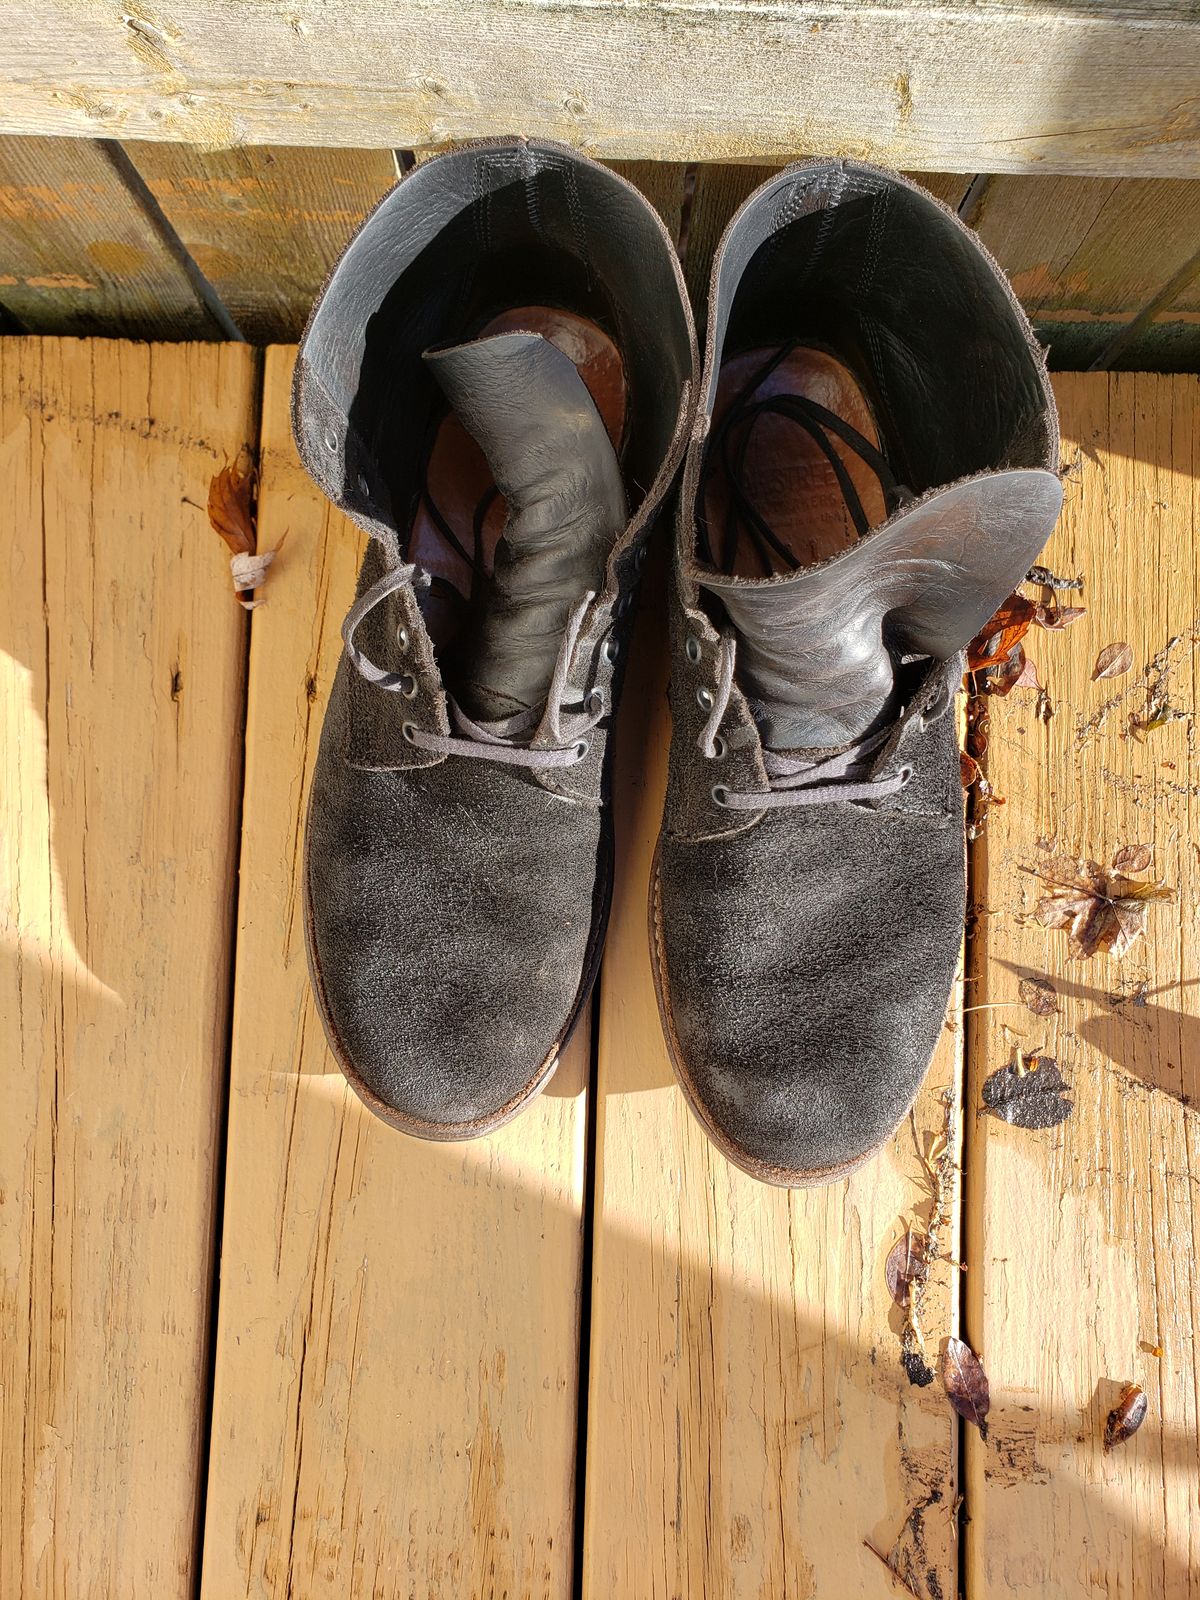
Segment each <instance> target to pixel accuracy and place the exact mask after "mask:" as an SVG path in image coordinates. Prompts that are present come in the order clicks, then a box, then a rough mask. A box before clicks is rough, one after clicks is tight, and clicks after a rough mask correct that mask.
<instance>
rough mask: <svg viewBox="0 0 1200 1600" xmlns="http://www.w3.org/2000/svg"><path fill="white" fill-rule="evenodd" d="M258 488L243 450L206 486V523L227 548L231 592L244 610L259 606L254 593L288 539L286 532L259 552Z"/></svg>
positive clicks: (253, 472)
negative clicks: (277, 540) (271, 545)
mask: <svg viewBox="0 0 1200 1600" xmlns="http://www.w3.org/2000/svg"><path fill="white" fill-rule="evenodd" d="M257 486H258V473H257V471H256V470H255V467H254V464H253V462H252V461H251V459H250V453H249V451H248V450H246V449H243V450H241V451H240V452H239V454H238V457H237V460H236V461H231V462H227V463H226V464H225V466H223V467H222V468H221V470H220V472H216V473H214V474H213V476H212V479H211V480H210V482H209V485H208V520H209V522H211V523H212V525H213V528H214V529H215V530H216V532H217V533H219V534H220V536H221V538H222V539H224V541H225V543H226V544H227V545H228V546H229V549H230V551H231V555H230V557H229V568H230V571H231V573H232V575H233V592H234V594H235V595H236V596H237V600H238V604H239V605H241V606H242V607H243V608H244V609H245V610H246V611H253V610H254V608H255V606H260V605H261V604H262V595H261V594H258V593H256V591H257V590H259V589H261V588H262V586H263V584H264V583H265V582H266V577H267V571H268V568H269V567H270V565H271V563H272V562H273V561H274V559H275V557H276V556H277V555H278V554H279V552H280V550H282V549H283V539H284V538H286V537H287V535H286V533H285V534H284V536H283V538H281V539H280V541H279V543H278V544H277V545H276V546H275V548H274V549H273V550H263V551H260V550H259V548H258V521H257V500H256V490H257Z"/></svg>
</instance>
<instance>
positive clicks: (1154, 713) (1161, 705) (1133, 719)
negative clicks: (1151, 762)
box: [1129, 699, 1183, 744]
mask: <svg viewBox="0 0 1200 1600" xmlns="http://www.w3.org/2000/svg"><path fill="white" fill-rule="evenodd" d="M1182 716H1183V712H1182V711H1176V709H1175V707H1174V706H1172V705H1168V703H1167V702H1166V701H1165V700H1163V699H1154V700H1152V701H1151V703H1150V704H1149V705H1148V706H1147V707H1146V715H1145V716H1144V717H1139V716H1138V715H1137V714H1136V713H1135V712H1132V711H1131V712H1130V714H1129V731H1130V733H1131V734H1133V736H1134V738H1135V739H1137V740H1138V742H1139V743H1140V744H1144V743H1145V740H1146V735H1147V734H1148V733H1153V732H1154V730H1155V728H1165V727H1166V725H1167V723H1168V722H1178V721H1179V719H1180V718H1181V717H1182Z"/></svg>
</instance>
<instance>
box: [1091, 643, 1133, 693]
mask: <svg viewBox="0 0 1200 1600" xmlns="http://www.w3.org/2000/svg"><path fill="white" fill-rule="evenodd" d="M1132 665H1133V651H1132V650H1131V649H1130V647H1129V646H1128V645H1127V644H1125V643H1124V642H1123V641H1122V643H1120V644H1106V645H1105V646H1104V649H1103V650H1101V652H1100V654H1099V655H1098V656H1097V657H1096V665H1095V666H1094V667H1093V668H1092V682H1093V683H1095V682H1097V681H1098V680H1099V679H1100V678H1119V677H1121V676H1122V674H1124V673H1126V672H1128V671H1129V669H1130V667H1131V666H1132Z"/></svg>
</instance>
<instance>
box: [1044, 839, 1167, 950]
mask: <svg viewBox="0 0 1200 1600" xmlns="http://www.w3.org/2000/svg"><path fill="white" fill-rule="evenodd" d="M1032 870H1035V871H1036V874H1037V876H1038V877H1039V878H1041V879H1042V881H1043V882H1044V883H1045V884H1047V885H1048V890H1047V893H1045V894H1044V895H1043V896H1042V898H1041V899H1040V900H1039V901H1038V903H1037V905H1036V907H1035V908H1034V915H1035V916H1036V917H1037V919H1038V921H1039V922H1040V923H1041V924H1042V926H1043V927H1046V928H1065V929H1067V930H1068V931H1069V933H1070V937H1071V953H1072V954H1073V955H1074V956H1076V957H1077V958H1078V959H1080V960H1086V959H1087V958H1089V957H1091V956H1094V955H1098V954H1105V953H1111V954H1112V955H1113V956H1114V957H1115V958H1117V959H1118V960H1119V959H1120V957H1121V956H1123V955H1125V954H1126V953H1127V952H1128V951H1129V950H1130V949H1131V948H1132V946H1133V945H1134V944H1136V943H1137V941H1138V939H1140V938H1141V936H1142V934H1143V933H1145V931H1146V917H1147V913H1148V912H1149V909H1150V905H1151V902H1153V901H1155V900H1172V899H1174V897H1175V891H1174V890H1173V889H1169V888H1168V887H1167V885H1166V884H1164V883H1147V882H1144V881H1143V882H1139V881H1138V880H1137V879H1135V878H1128V877H1126V876H1125V874H1124V873H1121V872H1116V871H1110V870H1109V869H1107V868H1105V867H1102V866H1100V865H1099V864H1098V863H1097V862H1095V861H1088V860H1084V859H1083V858H1082V857H1080V858H1074V857H1071V856H1056V857H1054V859H1053V860H1051V861H1049V862H1047V863H1046V864H1045V865H1044V866H1042V867H1039V868H1036V869H1032Z"/></svg>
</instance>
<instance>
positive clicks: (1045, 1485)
mask: <svg viewBox="0 0 1200 1600" xmlns="http://www.w3.org/2000/svg"><path fill="white" fill-rule="evenodd" d="M1056 388H1057V390H1058V395H1059V403H1060V406H1061V408H1062V418H1063V435H1064V445H1065V453H1066V456H1067V459H1068V460H1071V459H1075V458H1076V457H1077V458H1078V466H1077V470H1076V472H1075V474H1073V477H1072V479H1071V481H1070V482H1069V484H1068V494H1067V505H1066V510H1065V513H1064V516H1063V520H1062V523H1061V525H1060V527H1059V529H1058V531H1057V533H1056V534H1055V536H1054V538H1053V539H1052V541H1051V543H1050V545H1049V546H1048V549H1047V552H1046V556H1045V559H1046V560H1047V561H1048V562H1049V564H1050V565H1051V566H1052V567H1054V568H1055V569H1056V570H1058V571H1060V572H1069V573H1072V574H1073V573H1083V574H1084V575H1085V578H1086V582H1087V588H1086V592H1085V597H1084V601H1085V604H1086V606H1087V616H1086V617H1085V618H1084V619H1083V620H1082V621H1080V622H1078V623H1076V624H1075V626H1074V627H1073V628H1071V629H1070V630H1069V631H1068V632H1066V633H1062V634H1054V635H1050V634H1038V635H1036V637H1035V640H1033V641H1031V649H1032V650H1033V652H1034V653H1035V654H1036V657H1037V662H1038V667H1039V669H1040V673H1041V677H1042V679H1043V681H1044V682H1045V684H1046V685H1047V688H1048V691H1049V694H1050V697H1051V700H1052V702H1053V704H1054V708H1055V709H1054V715H1053V716H1052V717H1051V719H1050V721H1049V722H1048V723H1044V722H1043V721H1041V720H1039V718H1038V717H1037V716H1036V715H1035V708H1034V705H1033V704H1032V700H1033V695H1032V692H1031V691H1028V690H1017V691H1015V692H1014V693H1013V694H1012V695H1011V697H1010V698H1009V699H1007V700H1005V701H1003V702H1001V703H994V704H993V705H992V707H991V738H990V747H989V762H990V769H991V777H992V781H993V783H994V784H995V785H996V787H997V789H998V791H999V793H1000V794H1001V795H1003V796H1005V797H1006V799H1007V803H1006V804H1005V805H1004V806H1002V807H999V808H996V809H994V810H993V811H992V812H991V815H990V817H989V818H988V821H987V825H986V831H985V834H984V839H983V847H982V848H981V849H980V850H979V851H978V855H979V858H980V859H979V862H978V867H979V872H978V878H977V890H976V894H977V900H978V907H977V910H978V918H977V923H976V926H977V929H978V934H977V939H976V942H975V945H974V949H973V953H972V958H971V962H972V970H973V972H974V974H975V977H976V979H977V981H976V983H975V985H974V993H973V1003H975V1004H977V1005H978V1006H979V1007H980V1008H981V1009H980V1010H979V1011H978V1012H977V1013H976V1014H975V1017H974V1024H975V1027H974V1035H973V1044H972V1051H971V1073H970V1082H969V1107H970V1109H969V1111H968V1122H967V1162H966V1165H967V1174H968V1206H967V1240H968V1247H967V1259H968V1261H969V1264H970V1272H969V1273H968V1276H967V1280H966V1281H967V1327H968V1335H969V1337H970V1339H971V1341H972V1343H973V1344H974V1345H975V1347H976V1348H977V1349H978V1351H979V1353H980V1355H981V1356H982V1358H983V1361H984V1364H985V1366H986V1368H987V1371H988V1375H989V1377H990V1380H991V1390H992V1410H991V1416H990V1418H989V1421H990V1431H989V1434H988V1437H987V1440H986V1442H984V1441H982V1440H980V1439H979V1437H978V1435H977V1434H975V1433H974V1432H973V1431H971V1430H968V1435H967V1439H968V1446H967V1460H966V1465H967V1505H968V1509H969V1521H968V1524H967V1545H966V1556H967V1576H968V1584H967V1592H968V1593H969V1594H971V1595H973V1596H974V1597H976V1600H1001V1597H1003V1600H1023V1597H1029V1600H1034V1597H1035V1596H1036V1597H1037V1600H1077V1597H1078V1596H1080V1595H1082V1594H1084V1593H1100V1592H1102V1593H1104V1594H1109V1595H1118V1594H1119V1595H1121V1596H1123V1597H1127V1600H1151V1597H1153V1600H1186V1597H1188V1596H1195V1595H1197V1594H1198V1593H1200V1503H1198V1501H1197V1473H1198V1462H1200V1416H1198V1412H1197V1390H1196V1374H1197V1371H1198V1370H1200V1341H1198V1338H1197V1333H1198V1320H1197V1319H1198V1307H1197V1300H1196V1292H1195V1282H1194V1263H1195V1259H1196V1256H1197V1252H1198V1251H1200V1203H1198V1201H1200V1196H1198V1191H1197V1179H1196V1173H1197V1171H1198V1170H1200V1120H1198V1113H1197V1110H1196V1103H1197V1097H1198V1095H1200V1050H1198V1048H1197V1045H1198V1042H1200V1039H1198V1034H1197V1026H1198V1024H1197V1021H1196V1010H1197V1005H1196V993H1197V989H1196V985H1197V982H1198V981H1200V961H1198V955H1200V939H1198V927H1197V921H1196V905H1197V898H1198V895H1200V862H1198V859H1197V849H1196V841H1197V838H1198V837H1200V833H1198V830H1197V820H1196V812H1197V797H1198V795H1200V788H1198V786H1197V768H1196V758H1195V708H1196V705H1197V698H1198V690H1200V682H1198V673H1197V627H1198V618H1200V540H1198V539H1197V532H1198V527H1200V492H1198V490H1197V482H1198V475H1200V382H1197V380H1196V379H1194V378H1153V377H1146V376H1133V375H1123V374H1115V375H1107V376H1102V375H1099V374H1097V375H1096V376H1092V377H1084V376H1067V377H1063V378H1060V379H1059V380H1058V381H1057V383H1056ZM1120 641H1128V643H1129V644H1130V646H1131V647H1132V651H1133V662H1134V664H1133V667H1132V670H1131V671H1130V672H1129V673H1128V674H1126V675H1124V676H1121V677H1117V678H1113V679H1111V680H1108V681H1101V682H1098V683H1096V682H1092V671H1093V667H1094V663H1095V661H1096V657H1097V654H1098V652H1099V651H1100V650H1101V649H1102V648H1103V647H1104V646H1106V645H1109V644H1112V643H1116V642H1120ZM1159 693H1161V694H1162V696H1163V697H1164V698H1165V702H1166V703H1167V704H1169V706H1170V707H1172V708H1173V711H1172V716H1174V717H1175V719H1176V720H1170V721H1168V722H1167V723H1166V724H1165V725H1164V726H1161V727H1158V728H1156V729H1154V730H1153V731H1151V732H1148V733H1145V734H1144V737H1143V736H1139V732H1138V731H1137V730H1136V728H1133V727H1131V724H1130V718H1131V717H1138V718H1144V716H1145V714H1146V710H1147V703H1148V701H1153V700H1154V699H1155V697H1156V696H1157V695H1158V694H1159ZM1134 844H1146V845H1149V846H1151V847H1152V849H1153V861H1152V868H1151V872H1150V874H1149V876H1151V877H1152V878H1155V879H1162V880H1164V881H1165V882H1166V883H1167V884H1169V885H1170V886H1171V887H1172V888H1173V889H1174V890H1175V893H1176V900H1175V903H1174V904H1173V905H1152V906H1151V907H1150V908H1149V922H1148V930H1147V933H1146V936H1145V938H1144V939H1143V940H1142V941H1141V942H1140V943H1139V944H1138V945H1136V946H1135V947H1134V949H1133V950H1131V951H1130V953H1129V954H1128V955H1127V956H1126V957H1125V959H1124V960H1123V961H1122V962H1119V963H1118V962H1117V961H1115V960H1114V959H1113V958H1112V957H1111V956H1107V955H1097V956H1095V957H1093V958H1092V959H1091V960H1078V959H1074V958H1072V957H1071V955H1070V954H1069V949H1068V940H1067V934H1066V933H1065V932H1063V931H1061V930H1059V929H1052V928H1051V929H1047V928H1044V927H1042V926H1040V925H1039V923H1038V921H1037V919H1036V916H1035V912H1036V906H1037V903H1038V901H1039V898H1040V897H1041V895H1042V894H1043V893H1044V885H1042V884H1041V883H1040V882H1039V879H1038V876H1037V873H1038V871H1039V869H1040V870H1044V868H1045V863H1046V862H1047V860H1048V858H1049V855H1050V851H1051V850H1052V851H1056V852H1063V853H1066V854H1069V855H1072V856H1074V855H1081V856H1087V857H1093V858H1095V859H1096V860H1098V861H1100V862H1101V863H1107V862H1109V861H1111V859H1112V857H1113V854H1114V852H1115V851H1116V850H1117V849H1118V848H1120V847H1122V846H1125V845H1134ZM1047 847H1049V848H1047ZM1029 869H1032V871H1031V870H1029ZM1028 977H1036V978H1039V979H1040V978H1048V979H1049V980H1050V982H1051V983H1052V984H1053V985H1054V991H1055V993H1054V995H1053V1004H1054V1007H1055V1009H1054V1010H1053V1012H1052V1013H1051V1014H1049V1015H1046V1016H1040V1015H1035V1014H1033V1013H1032V1012H1031V1011H1030V1010H1029V1009H1028V1008H1027V1006H1026V1005H1025V1004H1024V1003H1023V1002H1022V997H1021V993H1020V987H1019V986H1020V984H1021V982H1022V980H1024V979H1027V978H1028ZM1014 1044H1019V1045H1020V1046H1022V1047H1023V1048H1024V1049H1025V1050H1038V1051H1044V1052H1045V1053H1046V1054H1048V1055H1051V1056H1053V1057H1055V1058H1056V1059H1057V1060H1058V1062H1059V1063H1060V1066H1061V1068H1062V1070H1063V1073H1064V1076H1065V1077H1066V1078H1067V1079H1068V1080H1069V1083H1070V1090H1071V1096H1072V1099H1073V1101H1074V1109H1073V1110H1072V1112H1071V1115H1070V1117H1069V1119H1068V1120H1067V1121H1066V1122H1064V1123H1063V1124H1061V1126H1058V1127H1054V1128H1050V1129H1044V1130H1041V1131H1030V1130H1026V1129H1023V1128H1020V1127H1011V1126H1009V1125H1008V1124H1007V1123H1005V1122H1002V1121H1000V1120H998V1119H997V1118H995V1117H991V1116H988V1115H986V1114H982V1113H981V1109H980V1108H981V1089H982V1083H983V1081H984V1080H985V1078H986V1077H987V1075H988V1074H989V1073H991V1072H993V1071H995V1070H996V1069H998V1068H1001V1067H1003V1066H1005V1065H1006V1064H1008V1063H1009V1061H1010V1060H1011V1059H1012V1057H1013V1045H1014ZM1129 1382H1137V1383H1139V1384H1141V1385H1142V1386H1143V1387H1144V1389H1145V1391H1146V1393H1147V1395H1148V1397H1149V1414H1148V1416H1147V1419H1146V1422H1145V1424H1144V1426H1143V1427H1142V1429H1141V1431H1140V1432H1139V1433H1137V1434H1136V1436H1135V1437H1134V1438H1133V1439H1132V1440H1130V1441H1129V1442H1128V1443H1126V1444H1123V1445H1120V1446H1118V1447H1117V1448H1115V1449H1114V1450H1112V1451H1110V1452H1107V1453H1106V1452H1105V1450H1104V1447H1103V1431H1104V1424H1105V1417H1106V1415H1107V1413H1108V1412H1109V1410H1110V1409H1111V1408H1112V1407H1113V1405H1115V1403H1116V1401H1117V1399H1118V1397H1119V1394H1120V1391H1121V1388H1122V1386H1123V1385H1124V1384H1126V1383H1129Z"/></svg>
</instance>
